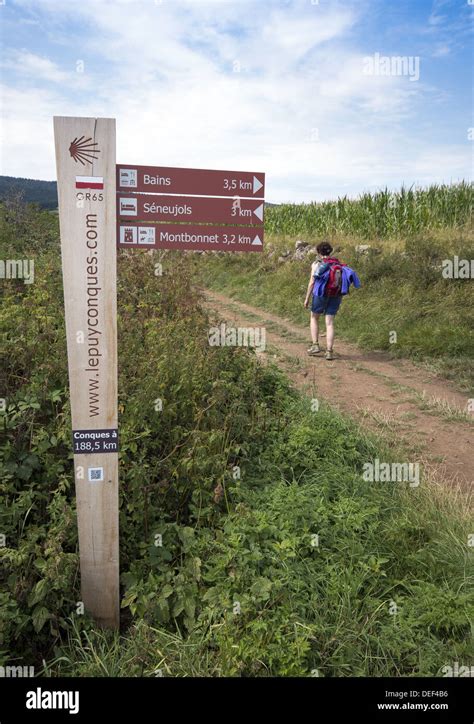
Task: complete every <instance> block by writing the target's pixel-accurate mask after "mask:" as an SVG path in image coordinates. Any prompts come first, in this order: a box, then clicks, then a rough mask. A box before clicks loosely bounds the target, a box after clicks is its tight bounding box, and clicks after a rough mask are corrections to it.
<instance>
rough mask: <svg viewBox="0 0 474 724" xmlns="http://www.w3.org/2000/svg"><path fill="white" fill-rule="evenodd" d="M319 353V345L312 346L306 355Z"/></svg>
mask: <svg viewBox="0 0 474 724" xmlns="http://www.w3.org/2000/svg"><path fill="white" fill-rule="evenodd" d="M320 352H321V347H320V346H319V344H312V345H311V347H310V348H309V349H308V354H309V355H310V356H313V355H315V354H319V353H320Z"/></svg>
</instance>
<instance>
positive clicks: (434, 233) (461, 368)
mask: <svg viewBox="0 0 474 724" xmlns="http://www.w3.org/2000/svg"><path fill="white" fill-rule="evenodd" d="M390 198H393V199H395V201H393V202H392V203H390ZM473 199H474V195H473V192H472V186H469V185H467V184H459V185H457V186H453V187H436V186H435V187H430V188H428V189H426V190H424V191H419V192H417V193H415V192H405V191H403V190H402V191H401V192H400V193H399V194H387V193H385V192H382V193H380V194H376V195H374V196H368V195H365V196H363V197H362V198H361V199H360V200H359V201H347V200H344V199H343V200H341V201H340V202H334V203H327V204H318V205H316V204H314V205H311V204H307V205H304V204H302V205H300V206H296V205H294V206H279V207H270V208H269V209H268V210H267V211H266V214H267V216H266V230H269V231H270V233H267V236H266V241H265V246H264V250H263V252H262V254H255V253H254V254H224V253H222V254H207V253H206V254H205V255H202V256H200V257H199V258H198V266H197V274H200V275H201V279H202V283H203V285H205V286H207V287H209V288H210V289H214V290H216V291H221V292H225V293H226V294H228V295H229V297H234V298H236V299H238V300H240V301H243V302H246V303H248V304H251V305H253V306H255V307H261V308H262V309H266V310H268V311H270V312H274V313H275V314H278V315H280V316H283V317H286V318H287V319H290V320H292V321H294V322H298V323H301V324H305V325H306V324H307V323H308V312H307V310H305V309H304V308H303V299H304V296H305V292H306V287H307V284H308V279H309V274H310V265H311V262H312V261H314V259H315V246H316V245H317V244H318V243H319V242H320V241H322V240H323V239H325V238H328V239H329V240H330V241H331V242H332V244H333V246H334V248H335V252H334V253H335V254H337V256H339V258H341V259H342V260H343V261H345V262H346V263H348V264H349V265H350V266H353V267H354V268H355V269H356V270H357V272H358V273H359V276H360V278H361V281H362V288H361V289H359V290H356V291H353V292H351V293H350V295H349V296H348V297H347V298H346V299H344V301H343V306H342V307H341V312H340V314H339V315H338V317H337V332H338V334H340V335H342V337H344V338H345V339H347V340H349V341H352V342H356V343H357V344H358V345H359V346H360V347H361V348H363V349H379V350H385V351H387V352H388V353H389V354H390V355H392V356H393V357H409V358H411V359H413V360H415V361H419V362H422V363H424V364H425V365H426V366H427V367H429V368H430V369H431V370H433V371H434V372H436V373H439V374H441V375H443V376H444V377H446V378H448V379H450V380H451V381H452V382H453V383H454V384H455V385H456V386H457V387H458V388H459V389H461V390H463V391H466V392H470V391H472V389H473V383H474V285H473V281H472V279H471V278H445V277H444V276H443V262H444V260H453V259H454V257H455V256H457V257H458V259H462V260H467V261H469V260H471V259H474V234H473V230H472V209H473ZM446 204H448V206H449V209H450V211H449V212H447V211H446V212H445V208H446ZM397 219H398V221H397ZM443 220H444V226H442V223H443ZM402 222H403V223H402ZM371 225H372V226H371ZM405 230H406V232H407V233H406V235H404V231H405ZM298 240H303V241H305V242H306V243H307V245H308V246H307V248H306V253H305V250H304V249H303V251H302V253H301V254H296V255H294V254H293V252H294V250H295V242H296V241H298ZM364 246H365V247H368V248H365V249H364ZM360 247H362V249H363V250H362V251H360V250H359V249H360ZM302 257H303V258H302ZM394 332H395V333H396V336H394V335H393V333H394ZM394 340H395V341H394ZM308 341H309V333H308ZM336 344H337V342H336Z"/></svg>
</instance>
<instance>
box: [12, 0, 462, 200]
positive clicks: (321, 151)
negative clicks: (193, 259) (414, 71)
mask: <svg viewBox="0 0 474 724" xmlns="http://www.w3.org/2000/svg"><path fill="white" fill-rule="evenodd" d="M21 4H22V5H23V6H24V7H25V8H31V7H34V8H36V11H37V12H38V6H37V5H36V4H35V3H32V1H31V0H21ZM98 4H100V12H98ZM72 5H73V6H74V7H72ZM39 7H40V9H41V11H42V13H43V14H45V16H46V19H49V18H50V17H51V18H53V22H54V24H55V26H57V27H58V31H59V35H58V37H60V38H61V43H63V42H64V37H65V35H64V34H66V36H67V32H68V30H67V29H68V23H70V24H71V28H72V27H74V28H80V29H81V32H80V34H78V36H77V38H74V43H75V45H76V47H77V49H78V51H77V52H78V54H79V55H80V57H81V58H84V60H85V63H86V69H85V73H84V75H83V76H80V74H76V73H68V72H66V71H65V69H64V68H62V67H61V64H60V63H59V61H57V62H53V61H52V60H51V59H48V58H45V57H43V56H39V55H37V54H34V53H32V52H31V51H29V50H26V51H25V50H23V51H16V56H15V55H12V56H7V58H6V63H7V66H8V64H10V65H9V66H8V67H9V70H10V71H12V70H15V71H16V72H17V73H18V74H19V75H20V76H21V78H22V79H23V83H24V84H26V85H25V86H24V87H25V90H24V91H23V92H20V91H19V90H17V89H15V88H14V87H13V86H12V85H11V84H10V85H7V86H6V87H5V88H4V89H3V94H2V101H3V105H4V107H5V108H8V111H7V113H6V117H5V122H4V132H5V134H6V136H7V138H8V143H5V144H4V145H3V156H4V158H3V168H4V169H5V170H4V173H8V174H10V175H24V176H31V177H38V178H54V176H55V167H54V151H53V146H52V116H53V115H87V116H90V115H92V116H94V115H97V116H101V115H103V116H108V117H110V116H114V117H116V118H117V142H118V147H117V158H118V160H119V161H120V162H123V163H148V164H153V165H154V164H156V165H169V166H196V167H204V168H206V167H207V168H228V169H235V170H239V169H241V170H254V171H266V172H267V198H268V199H269V200H270V201H283V200H291V199H292V200H295V201H297V200H310V199H311V198H325V197H334V196H337V195H338V193H345V192H347V193H355V192H357V191H361V190H362V189H364V188H373V187H375V186H383V185H385V184H386V183H387V184H389V185H390V183H393V184H394V185H398V184H399V183H400V181H401V180H405V181H406V182H408V183H410V182H411V176H410V174H411V175H412V176H415V175H416V174H421V175H423V176H424V177H426V178H428V177H430V175H431V176H432V178H433V180H436V179H437V178H438V179H439V178H441V177H442V176H443V175H444V176H446V174H447V175H450V174H451V172H452V171H453V170H455V171H456V173H459V175H460V176H463V175H468V173H469V166H468V163H467V162H466V163H465V164H464V165H463V161H462V158H463V148H462V147H461V146H459V147H450V150H449V152H445V153H443V152H442V150H441V151H440V153H439V154H438V155H437V153H436V149H435V151H433V149H431V148H430V147H429V142H428V140H426V141H425V140H424V139H419V138H418V137H414V138H413V140H412V141H411V142H410V140H408V141H407V138H406V127H407V122H408V121H409V120H410V119H413V118H416V111H417V107H418V105H419V103H420V101H421V100H422V99H423V98H426V97H427V94H428V93H429V92H431V90H430V89H428V88H427V87H426V86H423V85H422V84H421V83H410V82H409V81H408V79H407V78H398V77H380V76H379V77H368V76H364V74H363V71H362V58H363V55H364V54H363V53H361V52H360V51H359V50H358V49H357V48H356V47H355V46H354V41H353V34H354V31H355V28H356V25H357V14H356V13H355V12H354V10H350V9H348V8H345V7H340V6H338V5H336V6H333V7H332V8H329V7H325V6H324V5H323V3H321V4H320V5H314V6H313V5H311V4H310V3H308V2H304V3H302V2H294V3H293V4H291V3H289V4H288V5H287V7H286V8H285V10H283V9H282V3H278V4H274V3H267V2H263V1H262V2H261V1H260V0H258V1H255V0H253V1H250V0H248V1H244V2H240V3H235V2H229V3H228V2H224V3H217V2H211V1H208V2H201V1H200V2H189V1H188V2H173V3H171V2H167V0H163V3H162V4H156V5H155V4H154V3H153V2H149V1H148V2H141V1H137V2H133V1H130V0H113V2H110V1H109V0H101V2H100V3H98V2H96V1H95V0H82V1H81V2H80V3H73V4H64V3H60V2H59V0H42V3H41V5H40V6H39ZM71 32H72V31H71ZM54 50H55V51H57V46H55V47H54ZM55 57H56V56H55ZM97 58H98V59H99V61H97ZM19 60H21V69H20V70H19V69H18V61H19ZM236 60H237V61H239V62H240V64H241V72H240V73H233V72H232V68H233V62H234V61H236ZM12 62H14V63H15V64H16V65H15V68H12V66H11V63H12ZM40 84H43V85H42V86H40ZM40 87H41V88H42V89H40ZM71 90H73V91H76V92H75V93H74V94H73V93H71ZM413 129H414V130H416V127H415V126H413ZM318 134H319V141H314V137H315V135H318ZM311 139H313V140H311ZM430 164H432V166H431V171H430ZM410 169H411V170H410Z"/></svg>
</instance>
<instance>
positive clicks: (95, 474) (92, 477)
mask: <svg viewBox="0 0 474 724" xmlns="http://www.w3.org/2000/svg"><path fill="white" fill-rule="evenodd" d="M88 470H89V482H90V483H92V482H94V483H100V482H101V481H102V480H103V479H104V468H88Z"/></svg>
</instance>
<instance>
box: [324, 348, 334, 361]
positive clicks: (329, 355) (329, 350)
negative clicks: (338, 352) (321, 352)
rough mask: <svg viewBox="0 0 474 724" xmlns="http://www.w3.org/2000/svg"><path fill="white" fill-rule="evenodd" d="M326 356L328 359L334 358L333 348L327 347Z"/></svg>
mask: <svg viewBox="0 0 474 724" xmlns="http://www.w3.org/2000/svg"><path fill="white" fill-rule="evenodd" d="M325 356H326V359H328V360H331V359H334V355H333V353H332V349H327V350H326V355H325Z"/></svg>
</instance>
